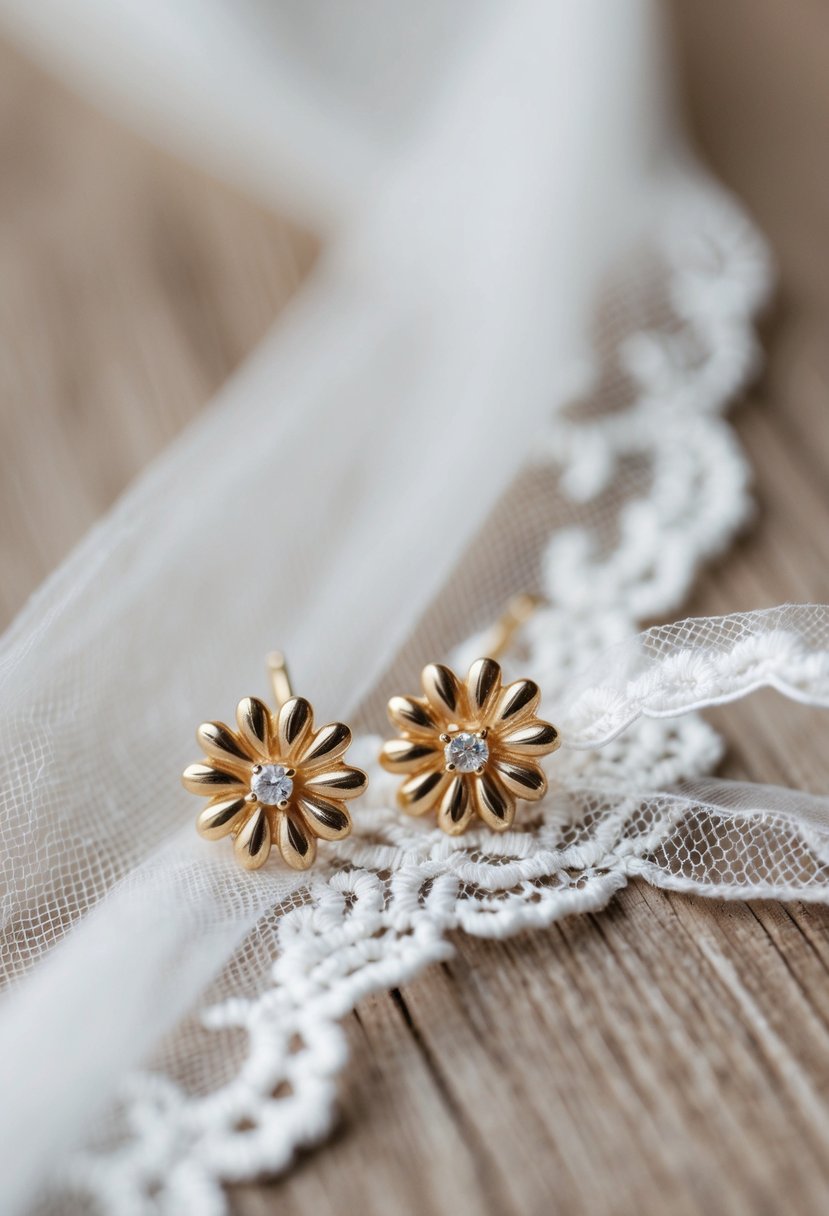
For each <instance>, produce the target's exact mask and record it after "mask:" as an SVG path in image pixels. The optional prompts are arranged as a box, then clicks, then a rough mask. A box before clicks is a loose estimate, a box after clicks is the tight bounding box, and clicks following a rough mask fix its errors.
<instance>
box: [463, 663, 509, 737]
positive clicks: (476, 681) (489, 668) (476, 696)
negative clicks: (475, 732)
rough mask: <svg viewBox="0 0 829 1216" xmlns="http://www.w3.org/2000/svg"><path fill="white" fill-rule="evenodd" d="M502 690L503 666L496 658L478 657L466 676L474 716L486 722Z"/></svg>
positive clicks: (470, 708) (467, 692)
mask: <svg viewBox="0 0 829 1216" xmlns="http://www.w3.org/2000/svg"><path fill="white" fill-rule="evenodd" d="M500 691H501V667H500V664H499V663H496V662H495V660H494V659H476V660H475V662H474V663H473V664H472V666H471V667H470V668H469V675H468V676H467V677H466V694H467V696H468V698H469V710H470V713H471V714H472V716H473V718H475V720H476V721H478V722H481V723H482V724H483V723H485V722H486V719H487V717H488V716H489V714H490V712H491V710H492V708H493V707H494V705H495V701H496V700H497V698H498V694H499V693H500Z"/></svg>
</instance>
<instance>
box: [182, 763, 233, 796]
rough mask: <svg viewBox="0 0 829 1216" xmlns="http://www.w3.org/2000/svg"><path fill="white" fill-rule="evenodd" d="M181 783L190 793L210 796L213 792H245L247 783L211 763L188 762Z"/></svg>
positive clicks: (226, 793)
mask: <svg viewBox="0 0 829 1216" xmlns="http://www.w3.org/2000/svg"><path fill="white" fill-rule="evenodd" d="M181 783H182V785H183V786H184V788H185V789H186V790H189V791H190V793H191V794H201V795H203V796H205V797H208V798H209V797H211V796H212V795H213V794H223V795H226V796H230V795H235V794H243V793H247V788H248V787H247V785H246V783H245V782H243V781H240V780H239V778H238V777H237V776H235V774H233V773H225V772H223V771H222V770H221V769H219V768H214V767H213V765H212V764H188V766H187V768H186V769H185V770H184V772H183V773H182V774H181Z"/></svg>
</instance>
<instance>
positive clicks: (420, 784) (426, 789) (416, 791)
mask: <svg viewBox="0 0 829 1216" xmlns="http://www.w3.org/2000/svg"><path fill="white" fill-rule="evenodd" d="M450 780H451V774H449V773H445V772H443V771H442V770H441V769H432V770H431V771H430V772H426V773H415V775H414V776H413V777H409V779H408V780H407V781H404V782H403V784H402V785H401V787H400V789H399V790H398V791H397V801H398V804H399V805H400V806H401V807H402V808H403V810H404V811H406V812H407V813H408V814H409V815H424V814H425V813H426V811H430V810H431V809H432V807H433V806H435V804H436V803H437V802H438V801H439V799H440V798H441V797H442V796H443V792H444V790H445V789H446V787H447V785H448V784H449V782H450Z"/></svg>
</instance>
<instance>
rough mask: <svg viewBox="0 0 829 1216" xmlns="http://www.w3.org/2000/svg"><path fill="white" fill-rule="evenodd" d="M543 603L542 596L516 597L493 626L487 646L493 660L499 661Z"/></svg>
mask: <svg viewBox="0 0 829 1216" xmlns="http://www.w3.org/2000/svg"><path fill="white" fill-rule="evenodd" d="M543 602H544V601H543V600H542V598H541V596H540V595H530V594H528V593H525V594H523V595H516V596H514V597H513V599H511V600H510V602H509V603H508V604H507V606H506V609H505V610H504V612H503V613H502V614H501V616H499V618H498V620H497V621H496V622H495V624H494V625H493V626H492V633H491V634H490V636H489V638H488V639H487V645H486V646H485V650H486V653H487V654H488V655H489V656H490V657H491V658H493V659H499V658H500V657H501V655H502V654H503V653H504V651H505V650H507V648H508V647H509V645H510V643H511V642H512V639H513V638H514V637H515V635H516V633H517V632H518V630H519V629H521V628H523V626H524V625H525V624H526V623H527V621H528V620H529V619H530V617H531V616H532V615H533V614H534V613H535V612H537V610H538V609H539V608H540V607H541V605H542V604H543Z"/></svg>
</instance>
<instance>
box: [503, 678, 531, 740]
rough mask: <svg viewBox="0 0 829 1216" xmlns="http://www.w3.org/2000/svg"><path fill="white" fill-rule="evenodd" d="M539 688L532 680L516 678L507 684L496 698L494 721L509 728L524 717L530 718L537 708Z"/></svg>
mask: <svg viewBox="0 0 829 1216" xmlns="http://www.w3.org/2000/svg"><path fill="white" fill-rule="evenodd" d="M540 700H541V690H540V688H539V687H538V685H537V684H536V682H535V681H534V680H516V681H515V683H514V684H508V685H507V687H506V688H505V689H504V691H503V692H502V693H501V696H500V698H499V700H498V708H497V709H496V711H495V721H496V722H498V723H499V724H500V723H503V724H504V726H506V727H507V728H509V729H512V727H513V726H514V725H515V726H517V725H518V723H519V722H523V721H524V719H525V718H530V717H532V715H533V714H534V713H535V711H536V710H537V709H538V703H539V701H540Z"/></svg>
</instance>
